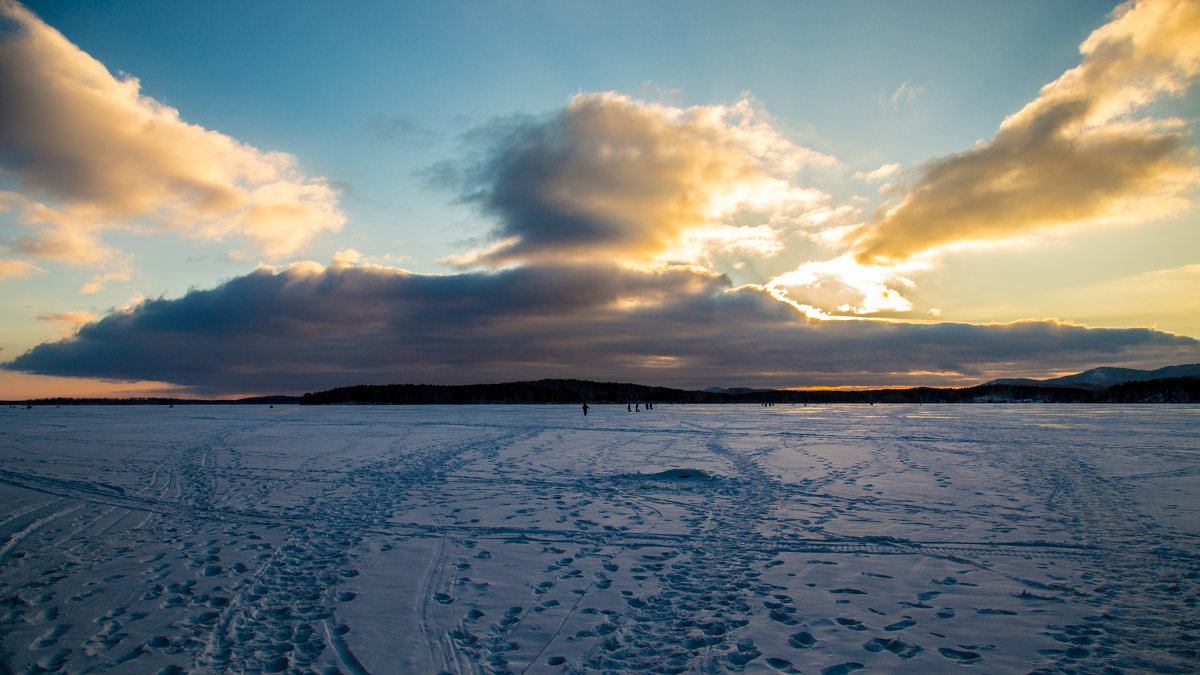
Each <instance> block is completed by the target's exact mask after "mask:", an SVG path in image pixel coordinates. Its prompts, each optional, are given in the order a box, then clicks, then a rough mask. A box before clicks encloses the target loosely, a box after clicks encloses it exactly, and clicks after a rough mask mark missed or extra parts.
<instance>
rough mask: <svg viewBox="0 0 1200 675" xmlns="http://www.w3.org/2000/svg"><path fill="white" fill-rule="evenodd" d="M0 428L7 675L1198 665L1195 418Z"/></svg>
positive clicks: (223, 420)
mask: <svg viewBox="0 0 1200 675" xmlns="http://www.w3.org/2000/svg"><path fill="white" fill-rule="evenodd" d="M0 414H2V415H3V423H2V424H0V672H43V671H51V672H54V671H62V672H75V673H79V672H102V671H107V670H112V671H114V672H146V673H153V672H162V673H172V672H176V673H177V672H235V673H270V672H298V673H305V672H314V673H325V672H343V673H375V674H379V673H405V672H429V673H435V672H439V671H446V672H454V673H471V672H476V673H505V672H514V673H525V672H528V673H546V672H623V671H625V672H666V673H672V672H717V673H719V672H784V673H795V672H804V673H822V674H825V675H830V674H834V673H849V672H852V671H857V670H860V669H865V670H866V671H871V670H878V671H885V672H886V671H895V670H900V669H903V670H910V671H912V672H959V671H961V670H962V668H963V667H967V668H974V669H977V670H979V671H980V672H1029V671H1037V670H1041V671H1044V672H1106V669H1113V668H1115V669H1119V670H1124V671H1130V672H1138V671H1156V672H1180V673H1185V672H1196V671H1198V670H1200V653H1198V650H1200V608H1198V603H1200V408H1198V407H1195V406H1079V405H1075V406H1048V405H963V406H882V405H880V406H777V407H770V408H764V407H760V406H667V405H660V406H657V407H656V408H655V409H654V410H652V411H648V412H639V413H629V412H626V410H625V406H623V405H621V406H606V405H593V406H591V411H590V414H589V415H588V416H587V417H584V416H582V415H581V414H580V411H579V409H578V408H576V407H566V406H467V407H449V406H447V407H441V406H430V407H424V406H421V407H278V408H274V409H268V408H259V407H253V408H251V407H245V406H211V407H209V406H195V407H179V408H163V407H71V408H35V409H33V410H23V409H8V410H6V411H3V413H0Z"/></svg>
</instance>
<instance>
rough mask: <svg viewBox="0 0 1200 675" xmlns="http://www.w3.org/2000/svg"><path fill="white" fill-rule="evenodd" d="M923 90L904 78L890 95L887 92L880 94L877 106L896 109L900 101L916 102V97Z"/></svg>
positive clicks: (906, 102) (908, 103) (909, 103)
mask: <svg viewBox="0 0 1200 675" xmlns="http://www.w3.org/2000/svg"><path fill="white" fill-rule="evenodd" d="M924 92H925V90H924V89H922V88H921V87H914V86H912V85H910V84H909V83H908V81H907V80H906V81H905V82H904V83H902V84H901V85H900V86H899V87H897V88H896V91H894V92H892V94H891V95H890V96H889V95H888V94H880V95H879V107H880V108H883V109H884V110H896V109H898V108H899V107H900V105H901V104H902V103H903V104H907V105H912V104H914V103H916V102H917V97H918V96H920V95H921V94H923V93H924Z"/></svg>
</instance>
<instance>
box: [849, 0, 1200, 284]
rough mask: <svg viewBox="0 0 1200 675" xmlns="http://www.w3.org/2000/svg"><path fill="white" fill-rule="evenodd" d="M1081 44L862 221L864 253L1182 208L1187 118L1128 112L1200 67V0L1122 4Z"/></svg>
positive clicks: (895, 257)
mask: <svg viewBox="0 0 1200 675" xmlns="http://www.w3.org/2000/svg"><path fill="white" fill-rule="evenodd" d="M1080 51H1081V52H1082V54H1083V57H1084V58H1083V61H1082V63H1081V64H1080V65H1079V66H1078V67H1076V68H1073V69H1071V70H1069V71H1067V72H1066V73H1064V74H1063V75H1062V76H1061V77H1060V78H1058V79H1057V80H1055V81H1054V82H1051V83H1050V84H1048V85H1046V86H1045V87H1043V88H1042V91H1041V93H1040V95H1039V96H1038V98H1037V99H1035V100H1034V101H1032V102H1030V103H1029V104H1028V105H1026V106H1025V107H1024V108H1023V109H1022V110H1020V111H1019V112H1017V113H1015V114H1013V115H1011V116H1009V117H1008V118H1007V119H1006V120H1004V122H1003V124H1001V126H1000V130H999V132H998V133H997V134H996V135H995V136H994V137H993V138H992V139H991V140H989V141H987V142H986V143H983V144H981V145H979V146H977V147H975V148H972V149H970V150H967V151H965V152H961V153H958V154H956V155H950V156H948V157H943V158H940V159H937V160H934V161H932V162H930V163H929V164H927V165H926V166H925V167H924V168H923V171H922V173H921V175H920V176H919V177H918V178H917V179H916V180H915V181H914V182H913V183H912V185H910V186H908V189H907V191H906V193H905V194H904V196H903V198H902V199H901V200H900V202H899V203H898V204H895V205H894V206H891V207H890V208H886V209H883V210H881V212H880V213H879V214H877V216H876V218H874V219H873V221H872V222H871V223H870V226H869V227H868V228H866V229H865V230H864V232H863V234H862V236H861V238H860V239H859V241H858V242H857V244H856V258H857V259H858V260H859V261H860V262H862V263H874V262H879V263H895V262H898V261H903V260H905V259H907V258H909V257H911V256H913V255H916V254H919V253H921V252H924V251H928V250H930V249H936V248H939V247H945V246H950V245H956V244H961V243H969V242H981V241H996V240H1003V239H1009V238H1013V237H1019V236H1023V235H1027V234H1030V233H1033V232H1036V231H1039V230H1042V229H1045V228H1050V227H1057V226H1062V225H1067V224H1079V223H1093V222H1137V221H1141V220H1146V219H1150V218H1155V217H1159V216H1162V215H1164V214H1167V213H1171V212H1175V211H1178V210H1180V209H1182V208H1185V207H1186V206H1187V204H1188V201H1187V198H1186V196H1185V195H1186V193H1187V192H1188V191H1190V190H1192V189H1193V188H1195V186H1196V185H1198V184H1200V170H1198V169H1197V166H1196V164H1195V160H1196V151H1195V149H1194V148H1193V147H1191V146H1190V145H1189V140H1190V139H1189V137H1188V136H1187V135H1186V134H1185V133H1184V131H1183V129H1182V125H1183V123H1182V122H1180V121H1178V120H1153V119H1140V120H1137V119H1132V118H1131V114H1132V113H1134V112H1136V111H1137V110H1139V109H1141V108H1142V107H1143V106H1145V105H1147V104H1149V103H1151V102H1153V101H1155V100H1157V99H1159V98H1161V97H1163V96H1178V95H1180V94H1182V93H1183V92H1184V91H1186V89H1187V88H1188V87H1189V86H1190V85H1191V84H1192V83H1193V82H1194V81H1195V79H1196V77H1197V74H1200V3H1196V2H1190V1H1188V0H1151V1H1148V2H1138V3H1128V4H1125V5H1122V6H1120V7H1118V8H1117V9H1116V10H1115V11H1114V15H1113V19H1112V21H1111V22H1110V23H1108V24H1106V25H1104V26H1102V27H1100V28H1098V29H1097V30H1096V31H1095V32H1093V33H1092V35H1091V36H1090V37H1088V39H1087V40H1086V41H1085V42H1084V43H1083V45H1082V46H1081V47H1080Z"/></svg>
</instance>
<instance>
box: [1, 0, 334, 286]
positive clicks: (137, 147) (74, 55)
mask: <svg viewBox="0 0 1200 675" xmlns="http://www.w3.org/2000/svg"><path fill="white" fill-rule="evenodd" d="M0 21H3V22H4V23H5V27H4V30H2V31H0V92H3V94H2V95H0V168H2V170H3V172H4V174H5V176H6V177H8V178H9V179H10V180H15V181H16V183H17V184H18V185H19V192H16V193H7V195H6V199H5V201H6V202H8V203H9V206H10V207H14V206H15V207H16V212H17V213H18V214H19V216H20V218H21V220H22V221H23V222H24V223H26V224H27V225H29V226H31V227H32V229H33V231H32V233H31V234H30V235H29V236H27V237H24V238H18V239H17V240H16V241H14V242H10V244H9V248H11V249H13V250H15V251H16V252H19V253H22V254H25V255H28V256H32V257H37V258H45V259H51V260H60V261H65V262H72V263H80V264H90V265H103V264H105V263H107V262H109V261H111V260H112V259H113V258H114V254H115V252H114V251H112V250H111V249H110V248H108V247H107V246H106V245H105V244H104V243H103V239H102V236H101V233H102V232H103V231H104V230H105V229H109V228H117V227H127V226H129V225H130V224H133V223H137V224H140V225H142V226H146V225H149V226H151V227H154V228H159V229H166V230H171V231H175V232H179V233H182V234H184V235H187V236H194V237H204V238H212V239H221V238H225V237H238V238H241V237H244V238H248V239H250V240H251V241H253V242H254V243H256V244H257V245H258V246H260V247H261V249H262V251H263V252H264V254H265V255H266V256H268V257H279V256H284V255H288V254H291V253H294V252H295V251H297V250H299V249H300V248H301V247H303V246H304V245H305V243H306V242H308V241H309V240H310V239H311V238H312V237H313V236H314V235H315V234H316V233H318V232H320V231H322V230H336V229H338V228H339V227H341V225H342V223H343V221H344V216H343V214H342V212H341V211H340V209H339V207H338V193H337V191H336V190H335V189H334V188H333V187H332V186H331V185H330V184H329V182H328V181H326V180H324V179H322V178H312V177H308V176H305V175H304V174H303V173H302V172H301V171H300V170H299V168H298V167H297V162H296V158H295V157H293V156H291V155H288V154H284V153H280V152H265V151H262V150H259V149H258V148H255V147H253V146H250V145H247V144H245V143H242V142H239V141H237V140H235V139H233V138H230V137H229V136H226V135H224V134H221V133H218V132H216V131H212V130H209V129H205V128H203V127H200V126H198V125H195V124H189V123H187V122H185V121H184V120H182V119H181V118H180V115H179V112H178V111H176V110H175V109H174V108H171V107H169V106H166V105H164V104H162V103H160V102H158V101H156V100H154V99H152V98H150V97H147V96H144V95H142V94H141V93H140V83H139V82H138V80H137V79H136V78H133V77H128V76H125V77H120V78H118V77H114V76H113V74H112V73H110V72H109V71H108V69H107V68H105V66H104V65H103V64H101V63H100V62H99V61H97V60H96V59H94V58H92V57H91V56H89V55H88V54H86V53H85V52H83V51H82V50H80V49H79V48H78V47H76V46H75V45H73V44H72V43H71V42H70V41H68V40H67V39H66V38H65V37H64V36H63V35H62V34H60V33H59V32H58V31H56V30H54V29H53V28H51V27H49V26H47V25H46V24H45V23H43V22H42V21H41V20H40V19H38V18H37V17H36V16H34V15H33V14H32V13H31V12H29V11H28V10H27V9H26V8H24V7H23V6H21V5H19V4H17V3H16V2H13V1H12V0H0Z"/></svg>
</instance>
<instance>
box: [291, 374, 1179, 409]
mask: <svg viewBox="0 0 1200 675" xmlns="http://www.w3.org/2000/svg"><path fill="white" fill-rule="evenodd" d="M1033 382H1037V381H1036V380H1034V381H1033ZM646 401H649V402H653V403H760V404H778V403H783V404H810V403H813V404H821V403H868V404H875V403H1012V402H1037V403H1200V377H1175V378H1165V379H1154V380H1142V381H1129V382H1123V383H1121V384H1116V385H1113V386H1111V387H1108V388H1105V389H1096V388H1094V387H1086V388H1085V387H1078V386H1076V387H1072V386H1067V385H1050V386H1048V385H1045V384H1041V383H1037V384H1025V383H1022V382H1017V383H999V382H990V383H988V384H983V385H979V386H976V387H963V388H956V389H937V388H933V387H917V388H914V389H870V390H865V391H830V390H790V389H749V390H745V389H743V390H737V389H734V390H705V391H691V390H684V389H670V388H667V387H648V386H645V385H640V384H632V383H627V382H590V381H587V380H536V381H532V382H505V383H501V384H468V385H432V384H388V385H358V386H353V387H339V388H337V389H330V390H328V391H320V392H314V393H309V394H305V395H304V396H303V397H302V398H301V400H300V403H301V404H307V405H322V404H358V405H363V404H365V405H372V404H377V405H389V404H391V405H428V404H440V405H468V404H500V403H502V404H524V403H571V404H578V403H582V402H587V403H616V404H624V403H637V402H646Z"/></svg>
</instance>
